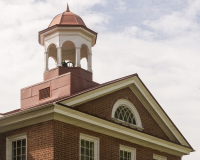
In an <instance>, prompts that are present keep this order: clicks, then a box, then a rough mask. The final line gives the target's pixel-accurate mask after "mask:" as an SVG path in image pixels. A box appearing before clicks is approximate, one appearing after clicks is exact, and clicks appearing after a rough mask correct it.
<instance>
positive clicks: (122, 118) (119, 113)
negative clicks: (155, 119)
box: [112, 99, 143, 130]
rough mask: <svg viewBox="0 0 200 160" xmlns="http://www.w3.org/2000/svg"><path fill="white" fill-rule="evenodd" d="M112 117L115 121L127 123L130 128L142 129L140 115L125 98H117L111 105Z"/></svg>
mask: <svg viewBox="0 0 200 160" xmlns="http://www.w3.org/2000/svg"><path fill="white" fill-rule="evenodd" d="M112 118H113V119H114V121H115V122H118V123H123V124H124V125H129V126H130V127H132V128H137V129H139V130H142V129H143V127H142V122H141V119H140V115H139V113H138V111H137V109H136V108H135V106H134V105H133V104H132V103H131V102H130V101H128V100H126V99H119V100H117V101H116V103H115V104H114V106H113V110H112Z"/></svg>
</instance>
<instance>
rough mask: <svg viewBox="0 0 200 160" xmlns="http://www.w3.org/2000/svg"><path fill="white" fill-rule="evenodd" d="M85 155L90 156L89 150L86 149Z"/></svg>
mask: <svg viewBox="0 0 200 160" xmlns="http://www.w3.org/2000/svg"><path fill="white" fill-rule="evenodd" d="M86 155H87V156H89V155H90V154H89V149H88V148H87V149H86Z"/></svg>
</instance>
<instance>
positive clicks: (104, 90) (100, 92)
mask: <svg viewBox="0 0 200 160" xmlns="http://www.w3.org/2000/svg"><path fill="white" fill-rule="evenodd" d="M130 84H135V85H136V86H137V88H138V89H139V91H140V92H141V93H142V94H143V96H144V97H145V98H146V100H147V101H148V102H149V103H150V105H151V107H152V108H153V109H154V110H155V111H156V113H157V114H158V116H159V117H160V118H161V119H162V121H163V122H164V123H165V124H166V126H167V127H168V128H169V129H170V130H171V132H172V133H173V134H174V136H175V137H176V138H177V139H178V140H179V142H180V143H181V144H182V145H185V146H188V147H190V146H189V144H188V143H187V142H186V141H185V139H184V138H183V136H182V135H181V134H180V132H179V131H178V130H177V129H176V127H175V126H174V125H173V123H172V122H171V121H170V119H169V118H168V117H167V116H166V114H165V113H164V112H163V110H162V109H161V108H160V106H159V105H158V103H157V102H156V101H155V99H154V98H153V97H152V96H151V94H150V93H149V91H148V90H147V89H146V88H145V86H144V85H143V84H142V83H141V81H140V80H139V79H138V78H137V77H136V76H134V77H131V78H128V79H125V80H122V81H119V82H115V83H112V84H110V85H107V86H104V87H101V88H98V89H95V90H92V91H90V92H87V93H84V94H81V95H78V96H76V97H73V98H70V99H68V100H64V101H62V103H63V104H65V105H68V106H72V107H73V106H77V105H79V104H82V103H85V102H87V101H90V100H92V99H95V98H98V97H101V96H104V95H106V94H109V93H111V92H114V91H117V90H119V89H122V88H125V87H129V85H130Z"/></svg>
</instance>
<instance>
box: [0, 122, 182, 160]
mask: <svg viewBox="0 0 200 160" xmlns="http://www.w3.org/2000/svg"><path fill="white" fill-rule="evenodd" d="M24 132H26V133H27V160H53V159H54V160H79V138H80V133H83V134H87V135H91V136H94V137H98V138H100V160H118V159H119V146H120V144H122V145H126V146H129V147H133V148H135V149H136V156H137V157H136V159H137V160H152V159H153V153H155V154H159V155H162V156H165V157H167V159H169V160H181V157H178V156H174V155H170V154H167V153H163V152H159V151H157V150H153V149H151V148H147V147H143V146H140V145H137V144H134V143H130V142H127V141H124V140H120V139H117V138H114V137H111V136H107V135H104V134H101V133H97V132H93V131H90V130H87V129H84V128H81V127H77V126H74V125H71V124H67V123H64V122H60V121H56V120H51V121H47V122H43V123H39V124H35V125H32V126H28V127H24V128H21V129H17V130H13V131H9V132H5V133H1V134H0V144H1V145H0V159H1V160H4V159H6V137H7V136H12V135H16V134H19V133H24Z"/></svg>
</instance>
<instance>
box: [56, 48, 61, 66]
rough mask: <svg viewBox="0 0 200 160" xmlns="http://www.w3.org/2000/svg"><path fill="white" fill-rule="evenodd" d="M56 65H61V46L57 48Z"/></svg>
mask: <svg viewBox="0 0 200 160" xmlns="http://www.w3.org/2000/svg"><path fill="white" fill-rule="evenodd" d="M57 66H62V48H61V47H58V48H57Z"/></svg>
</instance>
